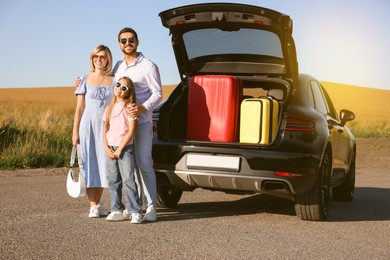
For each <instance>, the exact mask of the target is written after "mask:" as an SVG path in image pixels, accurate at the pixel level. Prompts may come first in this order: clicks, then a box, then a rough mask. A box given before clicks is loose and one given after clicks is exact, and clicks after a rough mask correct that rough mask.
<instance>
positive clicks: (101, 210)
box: [97, 204, 108, 216]
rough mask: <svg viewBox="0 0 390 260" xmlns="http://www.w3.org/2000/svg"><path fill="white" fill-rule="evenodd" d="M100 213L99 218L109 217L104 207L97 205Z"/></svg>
mask: <svg viewBox="0 0 390 260" xmlns="http://www.w3.org/2000/svg"><path fill="white" fill-rule="evenodd" d="M97 208H98V211H99V216H107V215H108V212H107V210H105V209H104V208H103V207H102V206H100V205H99V204H98V205H97Z"/></svg>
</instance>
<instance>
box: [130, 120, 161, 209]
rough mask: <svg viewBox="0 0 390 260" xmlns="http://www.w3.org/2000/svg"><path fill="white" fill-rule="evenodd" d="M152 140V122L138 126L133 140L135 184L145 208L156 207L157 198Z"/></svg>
mask: <svg viewBox="0 0 390 260" xmlns="http://www.w3.org/2000/svg"><path fill="white" fill-rule="evenodd" d="M152 140H153V129H152V122H144V123H140V124H138V126H137V131H136V133H135V138H134V148H135V158H136V165H137V169H138V170H139V173H140V174H137V175H136V182H137V184H138V187H142V191H143V195H144V198H143V200H144V203H143V204H144V205H147V206H151V205H153V206H156V196H157V183H156V174H155V172H154V168H153V159H152ZM139 177H141V180H139ZM141 185H142V186H141ZM140 192H141V191H140Z"/></svg>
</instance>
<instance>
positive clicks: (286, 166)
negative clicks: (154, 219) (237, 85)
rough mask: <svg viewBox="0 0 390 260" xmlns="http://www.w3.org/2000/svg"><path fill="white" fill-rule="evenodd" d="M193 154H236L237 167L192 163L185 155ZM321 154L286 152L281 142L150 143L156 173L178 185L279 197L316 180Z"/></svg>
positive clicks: (299, 191)
mask: <svg viewBox="0 0 390 260" xmlns="http://www.w3.org/2000/svg"><path fill="white" fill-rule="evenodd" d="M298 149H300V148H299V147H298ZM290 150H291V149H290ZM301 150H302V149H301ZM193 154H201V155H205V156H209V158H210V160H213V158H214V157H213V156H232V157H233V158H239V167H238V168H237V169H223V165H221V167H214V166H212V167H210V166H204V167H192V166H191V165H189V164H188V156H189V155H193ZM320 157H321V156H315V155H312V154H309V153H301V152H297V151H295V152H294V151H289V152H286V151H283V149H281V147H280V146H279V147H278V149H277V150H276V149H269V148H268V149H260V148H259V147H252V148H249V149H248V148H246V149H243V147H242V146H240V145H239V146H235V147H234V146H229V147H226V146H225V147H222V146H221V147H218V145H213V146H206V145H205V146H202V145H191V144H183V143H182V144H180V145H177V144H173V143H172V142H170V145H166V144H160V145H159V144H155V145H154V147H153V158H154V163H155V164H154V167H155V171H156V173H157V174H165V175H166V176H167V177H168V179H169V181H170V183H171V184H172V185H174V186H175V187H176V188H177V189H181V190H193V189H195V188H204V189H210V190H219V191H225V192H231V193H243V194H245V193H266V194H272V195H276V196H282V197H292V196H294V195H297V194H304V193H307V192H308V191H310V189H311V188H312V187H313V185H314V183H315V180H316V176H317V172H318V167H319V164H320ZM276 172H279V173H293V174H294V175H295V176H294V177H292V176H280V175H278V174H276Z"/></svg>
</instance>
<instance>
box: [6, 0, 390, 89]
mask: <svg viewBox="0 0 390 260" xmlns="http://www.w3.org/2000/svg"><path fill="white" fill-rule="evenodd" d="M205 2H210V1H206V0H204V1H196V0H143V1H131V0H114V1H107V0H106V1H102V0H63V1H60V0H56V1H55V0H34V1H32V0H0V46H1V48H0V88H28V87H57V86H58V87H59V86H72V85H73V84H74V80H75V79H76V78H77V76H79V75H85V74H87V73H89V72H90V65H89V55H90V53H91V51H92V49H93V48H95V47H96V46H97V45H99V44H104V45H107V46H108V47H110V49H111V51H112V54H113V59H114V60H118V59H121V58H122V53H121V51H120V49H119V46H118V43H117V34H118V32H119V31H120V30H121V29H122V28H123V27H132V28H134V29H135V30H136V31H137V33H138V36H139V40H140V43H139V47H138V50H139V51H141V52H142V53H143V54H144V55H145V56H146V57H148V58H149V59H151V60H152V61H153V62H154V63H156V64H157V66H158V67H159V69H160V74H161V80H162V84H163V85H171V84H177V83H178V82H179V80H180V77H179V73H178V70H177V66H176V62H175V59H174V55H173V50H172V47H171V43H170V36H169V32H168V30H167V29H166V28H165V27H163V26H162V24H161V20H160V18H159V16H158V14H159V13H160V12H161V11H164V10H167V9H170V8H173V7H177V6H182V5H188V4H195V3H205ZM212 2H237V3H244V4H252V5H257V6H263V7H266V8H269V9H274V10H277V11H279V12H282V13H285V14H287V15H289V16H290V17H291V18H292V20H293V23H294V28H293V37H294V39H295V44H296V48H297V56H298V62H299V71H300V73H305V74H310V75H312V76H314V77H316V78H317V79H318V80H321V81H329V82H334V83H341V84H348V85H354V86H361V87H369V88H379V89H387V90H390V47H389V46H390V33H389V32H390V29H389V27H390V15H389V12H390V1H388V0H353V1H352V0H326V1H322V0H294V1H290V0H240V1H229V0H224V1H218V0H214V1H212Z"/></svg>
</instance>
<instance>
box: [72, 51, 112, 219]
mask: <svg viewBox="0 0 390 260" xmlns="http://www.w3.org/2000/svg"><path fill="white" fill-rule="evenodd" d="M90 64H91V72H90V73H88V74H87V75H85V76H84V77H82V78H81V82H80V84H79V86H78V87H77V89H76V91H75V95H76V97H77V104H76V112H75V116H74V123H73V136H72V144H73V145H74V146H75V145H77V144H78V143H80V147H81V157H82V163H83V169H84V171H85V181H86V185H87V196H88V200H89V203H90V210H89V217H90V218H98V217H100V216H105V215H107V214H108V213H107V211H106V210H104V209H103V208H102V207H101V206H100V205H99V202H100V198H101V196H102V193H103V188H107V187H108V183H107V178H106V164H105V162H106V155H105V150H104V142H103V129H104V126H103V123H102V117H103V113H104V110H105V108H106V106H107V105H108V104H109V103H110V101H111V98H112V95H113V91H114V85H115V80H114V78H113V77H112V76H111V70H112V55H111V51H110V49H109V48H108V47H106V46H104V45H99V46H97V47H96V48H95V49H94V50H93V51H92V53H91V56H90Z"/></svg>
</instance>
